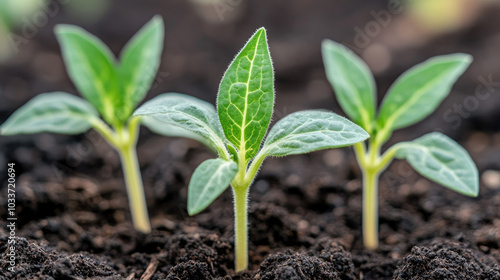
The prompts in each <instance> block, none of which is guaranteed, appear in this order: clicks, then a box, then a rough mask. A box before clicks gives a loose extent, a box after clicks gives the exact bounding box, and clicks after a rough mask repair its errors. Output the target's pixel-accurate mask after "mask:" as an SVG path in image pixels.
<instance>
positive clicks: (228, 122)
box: [217, 28, 274, 160]
mask: <svg viewBox="0 0 500 280" xmlns="http://www.w3.org/2000/svg"><path fill="white" fill-rule="evenodd" d="M273 81H274V73H273V66H272V62H271V57H270V54H269V49H268V47H267V39H266V30H265V29H264V28H261V29H259V30H257V32H256V33H255V34H254V35H253V36H252V38H250V40H249V41H248V43H247V44H246V45H245V47H243V49H242V50H241V51H240V53H239V54H238V55H237V56H236V58H235V59H234V60H233V62H232V63H231V65H230V66H229V68H228V69H227V71H226V73H225V74H224V77H223V78H222V81H221V84H220V88H219V94H218V97H217V110H218V113H219V119H220V123H221V124H222V128H223V130H224V134H225V136H226V138H227V139H228V140H229V141H230V142H231V143H232V144H233V145H234V146H235V147H236V148H237V149H238V152H239V153H240V155H242V157H243V158H241V160H249V159H251V158H252V157H254V156H255V155H256V154H257V152H258V151H259V148H260V144H261V142H262V139H263V138H264V135H265V134H266V131H267V128H268V126H269V122H270V120H271V115H272V113H273V104H274V86H273Z"/></svg>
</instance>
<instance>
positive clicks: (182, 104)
mask: <svg viewBox="0 0 500 280" xmlns="http://www.w3.org/2000/svg"><path fill="white" fill-rule="evenodd" d="M134 116H140V117H141V118H143V121H142V122H143V124H144V125H146V126H147V127H148V128H150V129H151V130H153V131H155V132H158V133H160V134H163V135H166V136H179V137H188V138H192V139H195V140H201V142H202V143H204V144H206V145H208V146H209V147H211V148H213V149H215V150H217V151H221V149H225V147H224V144H223V143H224V141H223V139H224V138H223V132H222V129H221V127H220V124H219V121H218V119H217V113H216V111H215V108H214V106H212V105H211V104H209V103H207V102H205V101H202V100H200V99H198V98H195V97H192V96H189V95H184V94H180V93H165V94H162V95H159V96H157V97H155V98H153V99H152V100H150V101H148V102H146V103H144V105H142V106H141V107H139V108H138V109H137V110H136V111H135V113H134ZM171 127H174V129H170V128H171Z"/></svg>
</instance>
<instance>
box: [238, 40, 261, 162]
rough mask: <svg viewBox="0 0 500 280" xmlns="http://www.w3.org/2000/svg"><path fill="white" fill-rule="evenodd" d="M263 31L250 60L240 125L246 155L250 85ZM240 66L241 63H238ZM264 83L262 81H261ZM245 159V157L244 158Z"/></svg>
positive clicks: (242, 147) (242, 148)
mask: <svg viewBox="0 0 500 280" xmlns="http://www.w3.org/2000/svg"><path fill="white" fill-rule="evenodd" d="M262 33H263V32H262V31H261V33H260V34H259V37H258V38H257V42H256V43H255V49H254V54H253V59H252V60H251V61H250V68H249V71H248V79H247V82H246V93H245V108H244V110H243V123H242V125H241V127H240V129H241V136H240V153H242V156H244V155H246V152H247V151H246V141H245V128H246V123H247V110H248V93H249V91H250V89H249V86H250V79H251V78H252V70H253V67H254V61H255V59H256V56H257V50H258V49H259V43H260V39H261V37H262ZM238 66H239V65H238ZM261 83H262V81H261ZM242 160H244V159H242Z"/></svg>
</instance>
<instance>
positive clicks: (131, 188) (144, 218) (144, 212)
mask: <svg viewBox="0 0 500 280" xmlns="http://www.w3.org/2000/svg"><path fill="white" fill-rule="evenodd" d="M118 153H119V154H120V159H121V161H122V168H123V174H124V176H125V184H126V186H127V194H128V199H129V205H130V211H131V213H132V222H133V223H134V227H135V229H137V230H138V231H140V232H142V233H150V232H151V226H150V223H149V215H148V207H147V204H146V198H145V196H144V187H143V186H142V179H141V173H140V169H139V163H138V160H137V153H136V150H135V145H127V146H125V147H123V148H119V149H118Z"/></svg>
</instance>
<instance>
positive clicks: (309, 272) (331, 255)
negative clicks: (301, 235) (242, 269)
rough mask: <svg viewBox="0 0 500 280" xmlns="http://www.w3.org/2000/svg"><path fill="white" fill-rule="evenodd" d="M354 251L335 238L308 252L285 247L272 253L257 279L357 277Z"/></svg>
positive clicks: (320, 242)
mask: <svg viewBox="0 0 500 280" xmlns="http://www.w3.org/2000/svg"><path fill="white" fill-rule="evenodd" d="M353 269H354V264H353V263H352V258H351V254H350V253H348V252H346V251H345V250H344V248H343V246H341V245H339V244H338V243H337V242H335V241H332V240H331V239H322V240H320V241H319V243H318V244H316V245H315V246H313V247H312V248H311V249H310V250H309V251H308V252H305V253H293V252H292V251H290V250H285V251H284V252H283V253H278V254H274V255H271V256H269V257H268V258H266V259H265V260H264V262H263V263H262V264H261V266H260V269H259V271H258V272H257V274H256V275H255V279H269V280H270V279H297V280H299V279H318V280H319V279H342V280H351V279H357V278H356V277H355V276H354V274H353Z"/></svg>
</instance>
